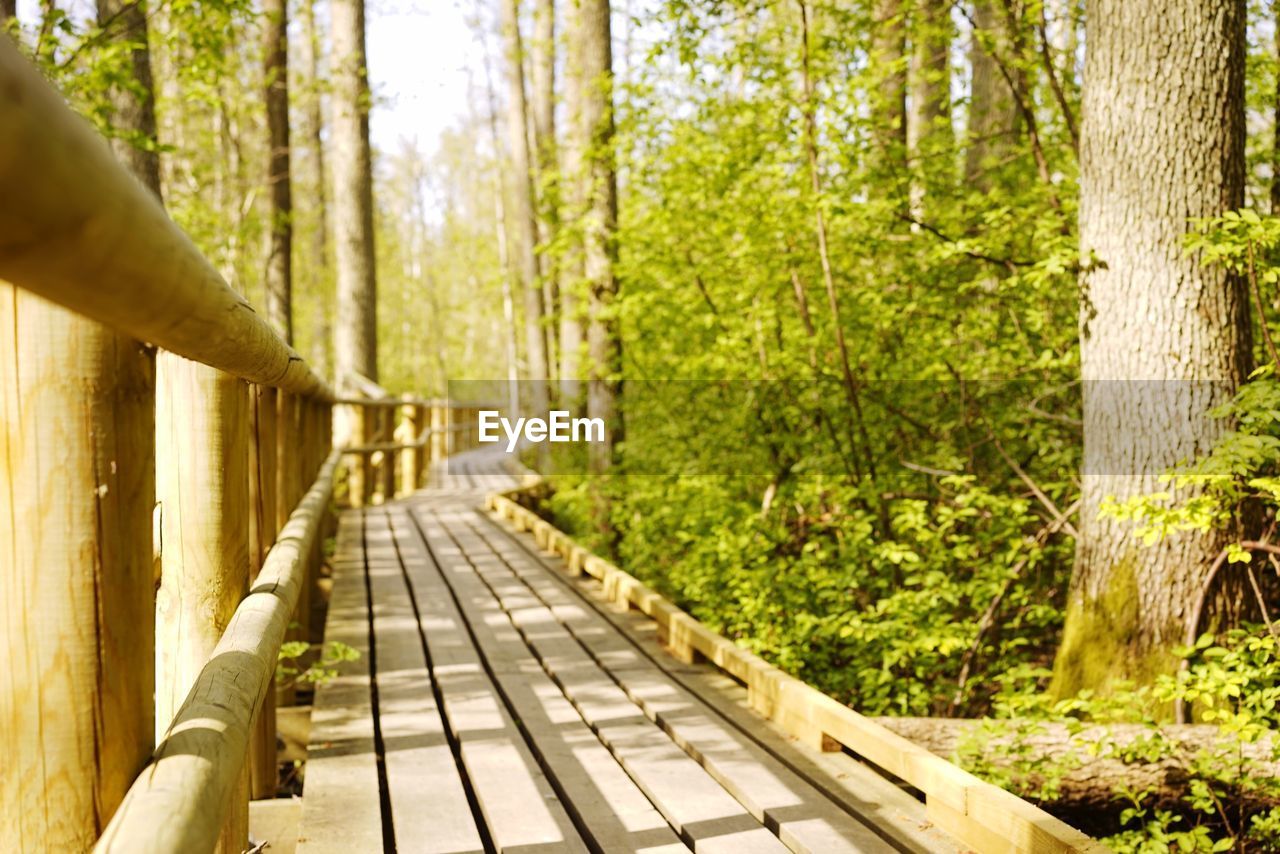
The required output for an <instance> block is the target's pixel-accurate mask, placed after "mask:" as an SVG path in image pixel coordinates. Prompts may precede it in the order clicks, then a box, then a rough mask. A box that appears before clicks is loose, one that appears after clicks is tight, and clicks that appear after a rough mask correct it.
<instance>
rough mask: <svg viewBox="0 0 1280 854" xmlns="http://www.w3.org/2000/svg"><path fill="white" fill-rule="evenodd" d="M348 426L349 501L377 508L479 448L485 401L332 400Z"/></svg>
mask: <svg viewBox="0 0 1280 854" xmlns="http://www.w3.org/2000/svg"><path fill="white" fill-rule="evenodd" d="M334 405H335V407H337V410H338V415H337V417H338V418H340V419H341V420H343V422H344V423H345V424H346V425H347V431H346V437H347V444H345V445H344V446H343V448H342V450H343V453H345V454H348V455H351V456H353V457H355V459H354V460H353V461H352V463H351V465H350V466H349V467H348V469H347V494H346V497H347V501H348V503H349V504H351V505H352V506H355V507H359V506H363V505H367V504H379V503H381V502H383V501H387V500H390V499H391V498H394V497H395V496H397V495H403V494H406V493H409V492H412V491H413V490H415V489H418V488H419V487H421V486H424V485H425V484H426V478H427V476H428V474H429V473H430V471H431V470H432V468H433V467H434V466H436V465H438V464H439V463H440V462H441V460H443V459H444V458H445V457H447V456H451V455H453V454H456V453H461V452H462V451H467V450H470V449H472V448H475V447H477V446H478V445H479V423H478V415H477V414H478V413H479V411H480V410H481V409H499V407H498V406H496V405H493V404H487V403H474V402H460V401H452V400H444V399H440V398H430V399H428V398H415V397H412V396H409V395H404V396H402V397H391V396H384V397H376V398H361V397H355V398H352V397H344V398H341V399H339V400H336V401H334Z"/></svg>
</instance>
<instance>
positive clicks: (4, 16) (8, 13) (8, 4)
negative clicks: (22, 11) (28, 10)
mask: <svg viewBox="0 0 1280 854" xmlns="http://www.w3.org/2000/svg"><path fill="white" fill-rule="evenodd" d="M16 17H18V0H0V24H4V23H7V22H8V21H9V19H11V18H16Z"/></svg>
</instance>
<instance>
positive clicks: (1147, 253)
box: [1053, 0, 1251, 697]
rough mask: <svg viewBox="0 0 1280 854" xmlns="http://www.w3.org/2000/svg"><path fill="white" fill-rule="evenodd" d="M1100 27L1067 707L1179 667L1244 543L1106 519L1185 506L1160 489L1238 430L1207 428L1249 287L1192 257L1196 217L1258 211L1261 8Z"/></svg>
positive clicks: (1092, 88) (1230, 383)
mask: <svg viewBox="0 0 1280 854" xmlns="http://www.w3.org/2000/svg"><path fill="white" fill-rule="evenodd" d="M1087 26H1088V28H1089V29H1088V31H1087V33H1086V41H1087V43H1088V45H1089V53H1088V57H1087V59H1086V69H1085V75H1084V77H1085V91H1084V110H1083V113H1084V116H1085V122H1084V126H1083V133H1082V139H1081V152H1080V155H1081V157H1080V173H1081V177H1080V185H1081V204H1080V244H1081V255H1082V257H1083V258H1085V259H1090V258H1092V259H1095V260H1092V261H1090V262H1089V263H1088V264H1087V266H1086V268H1085V269H1084V271H1083V272H1082V273H1081V276H1080V288H1081V304H1080V362H1081V376H1082V378H1083V380H1084V392H1083V401H1084V460H1083V471H1082V499H1081V501H1082V504H1081V509H1080V519H1081V524H1080V526H1079V527H1080V537H1079V539H1078V540H1077V549H1076V562H1075V570H1074V573H1073V576H1072V581H1071V589H1070V593H1069V598H1068V606H1067V618H1066V625H1065V628H1064V633H1063V641H1062V646H1061V648H1060V650H1059V652H1058V657H1057V661H1056V663H1055V672H1054V682H1053V690H1054V692H1055V694H1056V695H1057V696H1060V697H1061V696H1067V695H1070V694H1073V693H1075V692H1076V691H1077V690H1079V689H1081V688H1094V689H1099V688H1105V687H1106V685H1107V684H1108V683H1109V682H1110V681H1111V680H1116V679H1131V680H1134V681H1136V682H1138V683H1139V684H1146V683H1149V682H1150V681H1151V679H1152V678H1153V677H1154V676H1155V675H1156V674H1158V673H1172V672H1173V670H1174V669H1175V667H1176V661H1175V659H1174V656H1173V654H1172V652H1171V650H1172V648H1173V647H1174V646H1177V645H1180V644H1181V643H1183V639H1184V636H1185V635H1186V633H1187V631H1188V625H1187V620H1188V618H1189V613H1188V612H1189V607H1188V606H1189V605H1190V603H1192V602H1194V601H1196V598H1197V596H1198V594H1199V593H1200V591H1201V589H1202V588H1203V586H1204V584H1205V581H1206V578H1207V575H1208V571H1209V568H1210V564H1211V563H1212V561H1213V559H1214V557H1215V556H1216V555H1217V554H1218V553H1219V551H1220V550H1221V549H1222V548H1223V547H1224V546H1225V545H1226V543H1227V542H1228V541H1229V533H1228V532H1226V531H1216V530H1215V531H1211V532H1190V533H1182V534H1176V535H1172V536H1170V537H1168V538H1166V539H1165V540H1163V541H1161V542H1160V543H1159V544H1157V545H1154V546H1152V547H1149V548H1143V547H1142V546H1141V544H1140V542H1139V540H1138V538H1137V537H1136V536H1135V535H1134V526H1133V525H1132V524H1130V523H1125V522H1120V521H1117V520H1115V519H1109V518H1102V517H1101V516H1100V513H1099V510H1100V508H1101V507H1102V505H1103V503H1104V502H1105V501H1106V500H1107V498H1108V497H1109V496H1115V497H1116V498H1118V499H1119V500H1121V501H1123V500H1124V499H1125V498H1127V497H1129V496H1133V495H1141V494H1148V493H1153V492H1157V491H1162V490H1165V491H1167V490H1168V488H1169V487H1168V485H1167V484H1162V483H1160V482H1159V480H1158V478H1159V476H1160V475H1161V474H1162V473H1163V472H1165V471H1167V470H1168V469H1169V468H1171V467H1172V466H1174V465H1175V464H1177V463H1178V462H1179V461H1181V460H1185V459H1189V458H1192V457H1194V456H1197V455H1200V454H1203V453H1205V452H1206V451H1208V450H1209V448H1210V447H1211V446H1212V445H1213V443H1214V441H1215V440H1216V439H1217V438H1218V437H1220V436H1221V435H1222V433H1223V432H1224V431H1225V430H1226V429H1227V427H1228V425H1226V424H1223V423H1222V421H1221V420H1220V419H1212V418H1209V417H1207V415H1206V413H1207V411H1208V410H1210V409H1212V408H1213V407H1215V406H1218V405H1220V404H1222V403H1224V402H1226V401H1227V400H1229V399H1230V398H1231V396H1232V394H1233V393H1234V392H1235V390H1236V388H1237V386H1238V385H1239V383H1240V382H1241V380H1242V379H1243V378H1244V377H1245V376H1246V375H1247V373H1248V370H1249V367H1250V363H1251V362H1250V329H1249V315H1248V302H1247V293H1246V290H1245V287H1244V283H1243V282H1242V280H1241V278H1240V277H1238V276H1235V275H1230V274H1228V273H1227V272H1225V271H1224V270H1223V269H1222V268H1221V267H1220V266H1212V267H1206V266H1203V265H1202V259H1201V258H1200V257H1199V256H1198V255H1187V254H1185V253H1184V251H1183V248H1182V246H1183V237H1184V235H1185V233H1186V232H1187V230H1188V228H1189V226H1188V220H1190V219H1191V218H1194V217H1208V216H1213V215H1215V214H1220V213H1222V212H1223V211H1225V210H1229V209H1232V208H1237V207H1239V206H1240V205H1241V204H1242V203H1243V201H1244V44H1245V43H1244V33H1245V29H1244V27H1245V9H1244V2H1243V0H1160V2H1157V3H1154V4H1132V3H1127V2H1124V0H1097V2H1096V3H1095V4H1094V5H1093V6H1092V7H1090V16H1089V20H1088V22H1087ZM1178 493H1179V494H1180V496H1181V497H1183V498H1185V497H1187V496H1188V495H1191V494H1193V493H1192V492H1191V491H1190V489H1186V490H1179V491H1178ZM1232 598H1233V597H1232V596H1231V595H1230V594H1229V593H1226V592H1224V593H1223V594H1222V595H1220V596H1218V598H1217V600H1216V601H1217V603H1218V605H1219V610H1218V612H1216V613H1215V616H1216V617H1217V618H1225V619H1227V620H1230V619H1231V618H1232V614H1231V613H1230V611H1231V603H1232ZM1224 605H1225V606H1227V607H1228V612H1227V613H1221V612H1220V608H1221V607H1222V606H1224Z"/></svg>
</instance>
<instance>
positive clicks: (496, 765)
mask: <svg viewBox="0 0 1280 854" xmlns="http://www.w3.org/2000/svg"><path fill="white" fill-rule="evenodd" d="M396 527H397V528H399V527H401V526H400V525H399V524H397V526H396ZM415 542H418V541H416V538H415V540H414V541H410V542H407V543H405V544H404V545H402V554H403V555H404V558H405V568H406V570H407V571H408V574H409V579H410V585H411V587H412V589H413V591H414V596H415V597H416V599H417V601H418V605H419V608H420V615H419V616H420V620H421V625H422V627H423V630H424V631H425V632H426V636H427V643H428V647H429V649H430V652H431V657H432V660H433V663H434V670H435V676H436V679H437V682H438V684H439V685H440V690H441V693H442V695H443V698H444V711H445V714H446V716H447V717H448V722H449V726H450V728H451V730H452V733H453V735H454V737H455V738H456V739H457V740H458V742H459V743H460V751H461V754H462V761H463V764H464V766H465V768H466V772H467V775H468V777H469V779H470V781H471V785H472V788H473V790H474V791H475V794H476V799H477V801H478V802H479V806H480V810H481V812H482V813H483V816H484V820H485V824H486V826H487V828H488V831H489V834H490V837H491V839H492V840H493V842H494V845H495V846H496V847H497V849H498V850H499V851H515V850H519V851H521V852H524V851H531V850H546V851H553V850H554V851H585V850H587V849H586V846H585V845H583V843H582V841H581V838H580V837H579V835H578V832H577V830H576V829H575V828H574V826H573V823H572V822H571V821H570V820H569V816H568V814H567V813H566V812H565V810H564V807H563V806H562V805H561V804H560V803H559V801H558V799H557V797H556V795H555V792H554V790H553V789H552V787H551V785H550V783H549V782H548V781H547V780H546V778H545V777H544V776H543V774H542V771H541V769H540V768H539V767H538V764H537V762H536V761H535V760H534V758H533V756H532V754H531V753H530V751H529V749H528V746H527V745H526V744H525V743H524V739H523V738H522V737H521V735H520V733H519V731H518V730H517V729H516V727H515V724H514V723H513V721H512V720H511V717H510V715H508V714H507V711H506V709H505V708H504V707H503V705H502V703H501V701H500V699H499V696H498V693H497V691H496V690H495V688H494V686H493V684H492V683H491V682H490V681H489V677H488V675H487V674H486V673H485V671H484V667H483V665H482V663H481V660H480V657H479V654H478V653H477V651H476V650H475V648H474V647H473V646H472V645H471V640H470V638H469V637H468V635H467V634H466V631H465V622H464V621H463V619H462V617H461V615H460V614H459V613H458V611H457V609H456V607H455V606H454V603H453V600H452V598H451V597H450V593H449V588H448V587H447V586H446V585H445V583H444V578H445V576H446V575H448V576H449V577H450V578H451V579H452V578H454V577H456V574H457V573H458V572H459V571H461V570H462V566H461V563H462V562H461V561H460V560H459V556H458V555H457V554H456V553H454V554H450V553H449V552H448V551H443V552H437V556H438V557H439V558H440V559H441V561H442V564H441V565H440V566H439V567H437V566H435V565H434V564H432V563H431V562H430V561H429V560H428V559H427V555H426V552H425V550H424V549H422V547H421V545H420V544H419V545H414V543H415ZM467 571H469V568H468V569H467Z"/></svg>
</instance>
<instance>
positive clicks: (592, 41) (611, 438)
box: [576, 0, 622, 472]
mask: <svg viewBox="0 0 1280 854" xmlns="http://www.w3.org/2000/svg"><path fill="white" fill-rule="evenodd" d="M576 23H577V32H576V37H577V38H578V41H579V49H580V50H581V54H580V56H579V59H580V61H581V72H582V77H581V79H580V80H579V84H578V85H580V86H581V87H582V89H581V92H580V93H579V95H580V98H581V105H582V112H581V115H580V116H579V125H578V127H577V129H576V130H577V133H578V134H579V137H578V141H577V147H578V151H579V156H580V157H581V167H582V178H583V188H582V189H583V194H584V195H583V201H584V207H583V217H584V219H583V224H582V240H583V272H584V273H585V279H586V296H587V302H588V306H587V318H588V325H587V358H588V363H589V364H588V366H587V415H588V417H591V418H600V419H602V420H603V421H604V424H605V441H603V442H597V443H593V444H592V445H591V447H590V449H589V465H590V468H591V470H592V471H593V472H603V471H605V470H606V469H607V468H609V466H610V465H611V464H612V461H613V446H614V444H615V443H616V442H617V441H618V440H619V439H620V438H621V425H620V423H619V420H620V413H619V412H618V405H617V395H618V386H619V383H620V379H619V374H620V371H621V362H622V345H621V342H620V341H619V336H618V323H617V318H616V317H615V316H614V300H615V298H616V297H617V293H618V281H617V278H616V277H615V273H614V261H615V258H616V253H617V245H616V232H617V223H618V183H617V175H616V172H615V167H614V151H613V144H614V143H613V134H614V125H613V52H612V46H611V38H610V20H609V2H608V0H581V2H580V3H579V6H578V19H577V22H576Z"/></svg>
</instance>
